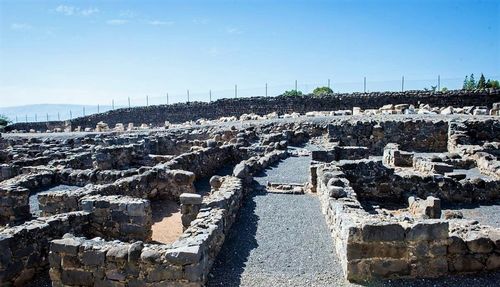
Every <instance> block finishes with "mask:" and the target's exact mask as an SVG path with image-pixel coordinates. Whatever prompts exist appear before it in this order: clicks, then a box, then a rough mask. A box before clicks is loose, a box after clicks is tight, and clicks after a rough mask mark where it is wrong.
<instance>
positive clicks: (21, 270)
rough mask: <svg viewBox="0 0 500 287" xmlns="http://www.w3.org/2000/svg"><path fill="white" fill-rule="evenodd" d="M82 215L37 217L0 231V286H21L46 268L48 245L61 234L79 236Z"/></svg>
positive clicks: (84, 224)
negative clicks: (69, 233)
mask: <svg viewBox="0 0 500 287" xmlns="http://www.w3.org/2000/svg"><path fill="white" fill-rule="evenodd" d="M88 220H89V215H88V213H86V212H71V213H65V214H59V215H55V216H51V217H40V218H37V219H35V220H32V221H28V222H25V223H24V224H22V225H18V226H14V227H10V228H6V229H3V230H2V231H0V285H1V286H11V285H13V286H24V284H25V283H26V282H28V281H29V280H30V279H32V278H34V277H35V276H36V275H37V274H39V273H41V272H43V271H46V269H47V268H48V266H49V260H48V255H49V245H50V241H51V240H53V239H57V238H61V237H62V236H63V235H64V234H65V233H68V232H71V233H74V234H83V233H84V232H86V228H87V227H88Z"/></svg>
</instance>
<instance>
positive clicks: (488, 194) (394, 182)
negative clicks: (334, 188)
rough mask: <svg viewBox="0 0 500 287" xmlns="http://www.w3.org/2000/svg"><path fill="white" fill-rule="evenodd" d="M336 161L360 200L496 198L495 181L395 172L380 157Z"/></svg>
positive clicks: (498, 189) (499, 192) (499, 194)
mask: <svg viewBox="0 0 500 287" xmlns="http://www.w3.org/2000/svg"><path fill="white" fill-rule="evenodd" d="M336 164H337V166H338V167H339V168H340V169H341V170H342V171H343V172H344V173H345V176H346V177H347V179H349V181H350V184H351V186H352V187H353V188H354V190H356V193H357V195H358V197H360V198H363V199H384V198H385V199H391V200H392V201H400V202H405V201H406V198H407V197H408V196H410V195H417V196H418V197H420V198H426V197H427V196H429V195H433V196H437V197H439V198H440V199H442V200H445V201H450V202H488V201H491V200H496V199H499V198H500V181H499V180H482V179H479V178H474V179H469V178H466V179H462V180H457V179H455V178H453V177H449V176H442V175H439V174H438V175H436V174H435V173H429V174H423V173H421V172H417V171H412V170H400V171H395V170H394V169H393V168H390V167H387V166H385V165H384V164H383V163H382V161H380V160H366V159H365V160H357V161H340V162H338V163H336ZM432 166H434V165H432Z"/></svg>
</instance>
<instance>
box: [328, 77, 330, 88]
mask: <svg viewBox="0 0 500 287" xmlns="http://www.w3.org/2000/svg"><path fill="white" fill-rule="evenodd" d="M328 88H330V79H328Z"/></svg>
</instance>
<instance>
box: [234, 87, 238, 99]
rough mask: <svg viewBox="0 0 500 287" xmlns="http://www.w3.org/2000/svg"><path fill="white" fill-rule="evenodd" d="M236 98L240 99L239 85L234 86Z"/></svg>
mask: <svg viewBox="0 0 500 287" xmlns="http://www.w3.org/2000/svg"><path fill="white" fill-rule="evenodd" d="M234 98H235V99H236V98H238V85H234Z"/></svg>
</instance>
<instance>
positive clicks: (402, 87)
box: [401, 76, 405, 92]
mask: <svg viewBox="0 0 500 287" xmlns="http://www.w3.org/2000/svg"><path fill="white" fill-rule="evenodd" d="M404 91H405V76H403V77H401V92H404Z"/></svg>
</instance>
